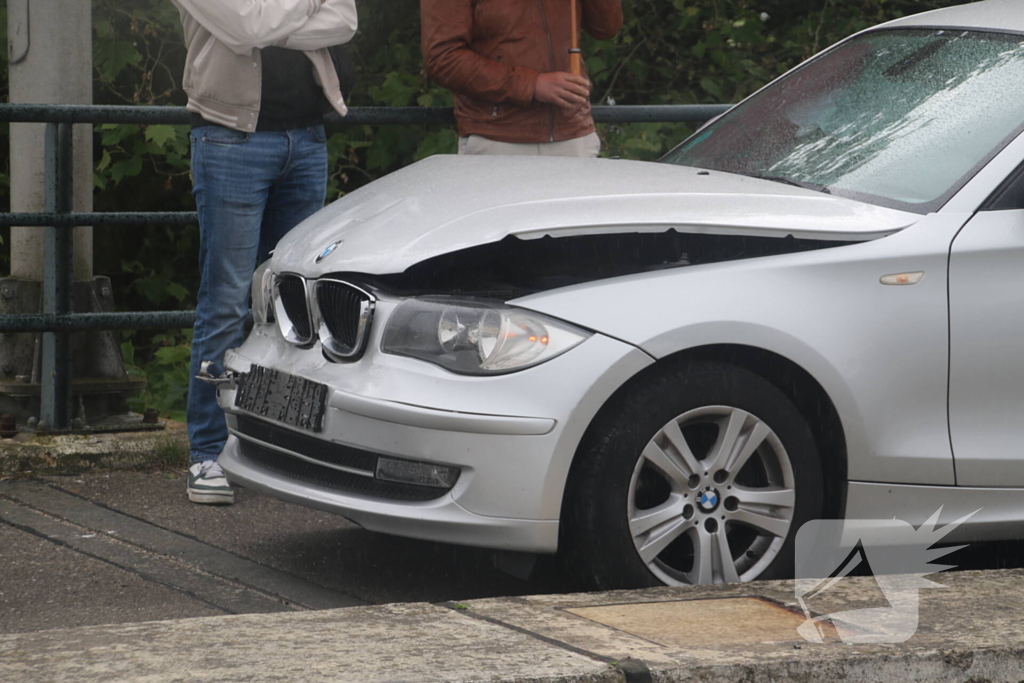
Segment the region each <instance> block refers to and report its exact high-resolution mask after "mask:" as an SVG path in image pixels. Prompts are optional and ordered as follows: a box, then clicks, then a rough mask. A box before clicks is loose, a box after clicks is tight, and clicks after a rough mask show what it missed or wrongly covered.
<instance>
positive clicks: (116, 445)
mask: <svg viewBox="0 0 1024 683" xmlns="http://www.w3.org/2000/svg"><path fill="white" fill-rule="evenodd" d="M165 425H166V426H165V428H164V429H162V430H156V431H143V432H111V433H97V434H63V435H58V436H37V435H34V434H31V433H28V432H21V433H19V434H18V435H17V436H16V437H14V438H13V439H2V440H0V477H3V476H12V475H18V474H25V473H32V474H34V475H42V474H81V473H83V472H90V471H96V470H134V469H144V468H147V467H152V466H154V465H168V466H172V465H173V466H176V465H178V464H181V465H182V466H184V465H185V464H186V463H187V461H188V457H187V453H188V433H187V431H186V428H185V425H184V423H181V422H174V421H171V420H168V421H166V423H165Z"/></svg>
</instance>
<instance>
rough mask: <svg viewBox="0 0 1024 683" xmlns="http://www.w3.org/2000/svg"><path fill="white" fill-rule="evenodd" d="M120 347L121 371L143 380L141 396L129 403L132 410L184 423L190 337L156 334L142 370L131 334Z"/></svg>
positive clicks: (190, 352) (127, 334)
mask: <svg viewBox="0 0 1024 683" xmlns="http://www.w3.org/2000/svg"><path fill="white" fill-rule="evenodd" d="M126 336H127V337H128V338H127V339H126V340H125V341H124V342H122V343H121V358H122V360H123V361H124V365H125V369H126V370H128V373H129V374H130V375H132V376H135V377H145V378H146V389H145V390H144V391H143V392H142V394H141V395H139V396H136V397H134V398H132V399H130V400H129V402H128V404H129V406H130V407H131V409H132V410H134V411H135V412H138V413H141V412H143V411H144V410H145V409H146V408H156V409H157V410H158V411H159V412H160V414H161V415H167V416H170V417H171V419H174V420H180V421H184V420H185V400H186V398H187V397H188V383H189V360H190V358H191V356H192V347H191V344H190V342H191V337H192V335H191V333H189V334H185V335H183V336H181V337H179V336H177V335H173V334H160V335H157V336H155V337H154V338H153V339H152V340H151V341H150V343H151V344H152V347H153V350H152V351H151V353H149V354H147V355H148V359H147V360H146V361H145V367H139V365H137V362H138V361H137V359H136V348H135V344H134V342H133V341H132V337H134V336H135V335H134V334H131V333H126Z"/></svg>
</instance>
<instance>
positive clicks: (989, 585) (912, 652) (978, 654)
mask: <svg viewBox="0 0 1024 683" xmlns="http://www.w3.org/2000/svg"><path fill="white" fill-rule="evenodd" d="M933 578H936V579H938V580H939V581H940V582H941V583H943V584H945V585H946V586H947V587H946V588H939V589H925V590H921V591H920V612H919V615H920V626H919V628H918V630H917V633H916V634H915V635H914V636H913V637H912V638H911V639H910V640H909V641H907V642H905V643H892V644H873V645H845V644H843V643H841V642H839V641H838V640H837V639H830V640H828V641H826V642H825V643H822V644H814V643H809V642H805V641H803V640H802V639H800V638H799V636H797V635H796V634H794V636H795V637H794V638H793V639H792V640H791V641H788V642H778V641H777V640H772V639H771V638H767V637H762V634H760V633H758V632H757V631H756V630H746V633H747V635H748V637H747V638H745V639H743V640H741V641H737V640H735V639H729V638H723V639H722V640H721V642H718V643H708V642H706V641H705V640H702V639H697V638H695V639H694V641H693V642H692V643H677V642H671V641H670V640H668V639H665V642H656V641H655V640H654V639H652V638H650V637H648V636H650V635H651V634H650V630H651V629H652V628H657V627H655V626H652V625H647V624H638V628H635V629H634V630H636V631H639V633H630V632H628V631H629V628H628V626H627V628H615V627H613V626H610V625H602V624H598V623H597V622H594V621H592V620H590V619H585V620H584V618H583V617H581V616H579V615H578V614H574V613H573V612H578V611H580V610H588V609H595V608H596V609H601V608H607V607H608V606H615V605H624V604H639V603H643V604H651V603H656V602H664V603H672V602H676V601H696V602H698V603H701V604H702V605H708V604H710V603H711V602H713V601H714V600H715V599H718V600H721V599H728V598H733V599H735V598H744V597H746V598H751V597H756V598H762V599H766V600H769V601H771V602H775V603H776V604H785V603H786V602H795V597H794V593H793V584H792V582H790V581H779V582H759V583H752V584H741V585H726V586H695V587H690V588H658V589H647V590H638V591H617V592H613V593H593V594H577V595H561V596H533V597H528V598H524V599H520V600H517V601H515V602H511V601H505V600H500V599H494V600H475V601H469V602H467V603H466V607H467V608H468V613H469V614H472V615H478V616H480V617H482V618H487V619H489V620H491V621H492V622H493V623H500V624H507V625H509V626H510V627H514V628H522V629H525V630H529V631H532V632H535V633H537V634H538V635H540V636H542V637H545V638H549V639H551V640H553V641H555V642H561V643H565V644H566V645H568V646H571V647H575V648H583V649H586V650H587V651H589V652H591V653H593V654H595V655H597V656H602V657H606V658H608V659H612V660H618V659H621V658H623V657H626V656H632V657H637V658H640V659H643V660H644V661H646V662H648V663H649V664H650V665H651V669H652V671H654V672H655V673H656V678H655V680H664V681H723V682H724V681H736V680H743V681H745V682H746V681H751V682H755V681H778V680H815V681H817V680H821V681H838V680H850V681H865V682H868V683H870V682H873V681H878V682H882V681H899V682H901V683H906V682H908V681H963V682H965V683H966V682H969V681H973V682H975V683H976V682H978V681H991V682H995V681H1007V682H1013V683H1019V681H1022V680H1024V656H1022V655H1024V630H1022V629H1021V628H1020V620H1021V616H1022V615H1024V571H1022V570H1003V571H989V572H958V573H946V574H941V575H938V576H937V577H933ZM876 587H877V584H876V583H875V581H874V579H873V577H858V578H851V579H849V580H848V581H844V582H843V583H842V584H838V585H837V586H836V588H835V589H833V590H830V591H829V593H828V594H827V597H823V600H822V602H821V603H820V605H819V608H821V609H823V611H824V612H826V613H833V612H840V611H843V610H847V609H851V608H857V607H864V606H872V607H874V606H877V602H876V598H877V595H876ZM724 618H726V615H719V614H716V613H715V612H714V611H713V610H710V609H709V610H707V611H706V615H705V617H704V619H705V623H707V624H708V625H709V629H711V630H714V629H715V628H716V627H714V626H712V624H713V623H714V622H715V621H716V620H718V619H724ZM584 621H585V622H586V623H581V622H584ZM617 625H618V626H623V624H617ZM595 629H603V632H601V631H595Z"/></svg>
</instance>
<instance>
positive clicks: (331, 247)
mask: <svg viewBox="0 0 1024 683" xmlns="http://www.w3.org/2000/svg"><path fill="white" fill-rule="evenodd" d="M341 244H342V240H338V241H337V242H333V243H331V244H328V245H327V246H326V247H324V248H323V250H322V251H321V252H320V253H319V254H317V255H316V262H317V263H320V262H321V261H323V260H324V259H325V258H327V257H328V256H330V255H331V254H333V253H334V252H335V251H336V250H337V249H338V247H340V246H341Z"/></svg>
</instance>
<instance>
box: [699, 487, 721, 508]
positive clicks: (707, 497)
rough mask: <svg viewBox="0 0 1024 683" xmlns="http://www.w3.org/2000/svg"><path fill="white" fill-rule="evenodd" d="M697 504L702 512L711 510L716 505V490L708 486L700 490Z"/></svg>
mask: <svg viewBox="0 0 1024 683" xmlns="http://www.w3.org/2000/svg"><path fill="white" fill-rule="evenodd" d="M697 505H698V506H699V507H700V509H701V510H703V511H704V512H712V511H714V509H715V508H717V507H718V491H715V490H714V489H711V488H708V489H704V490H703V491H701V494H700V498H698V499H697Z"/></svg>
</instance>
